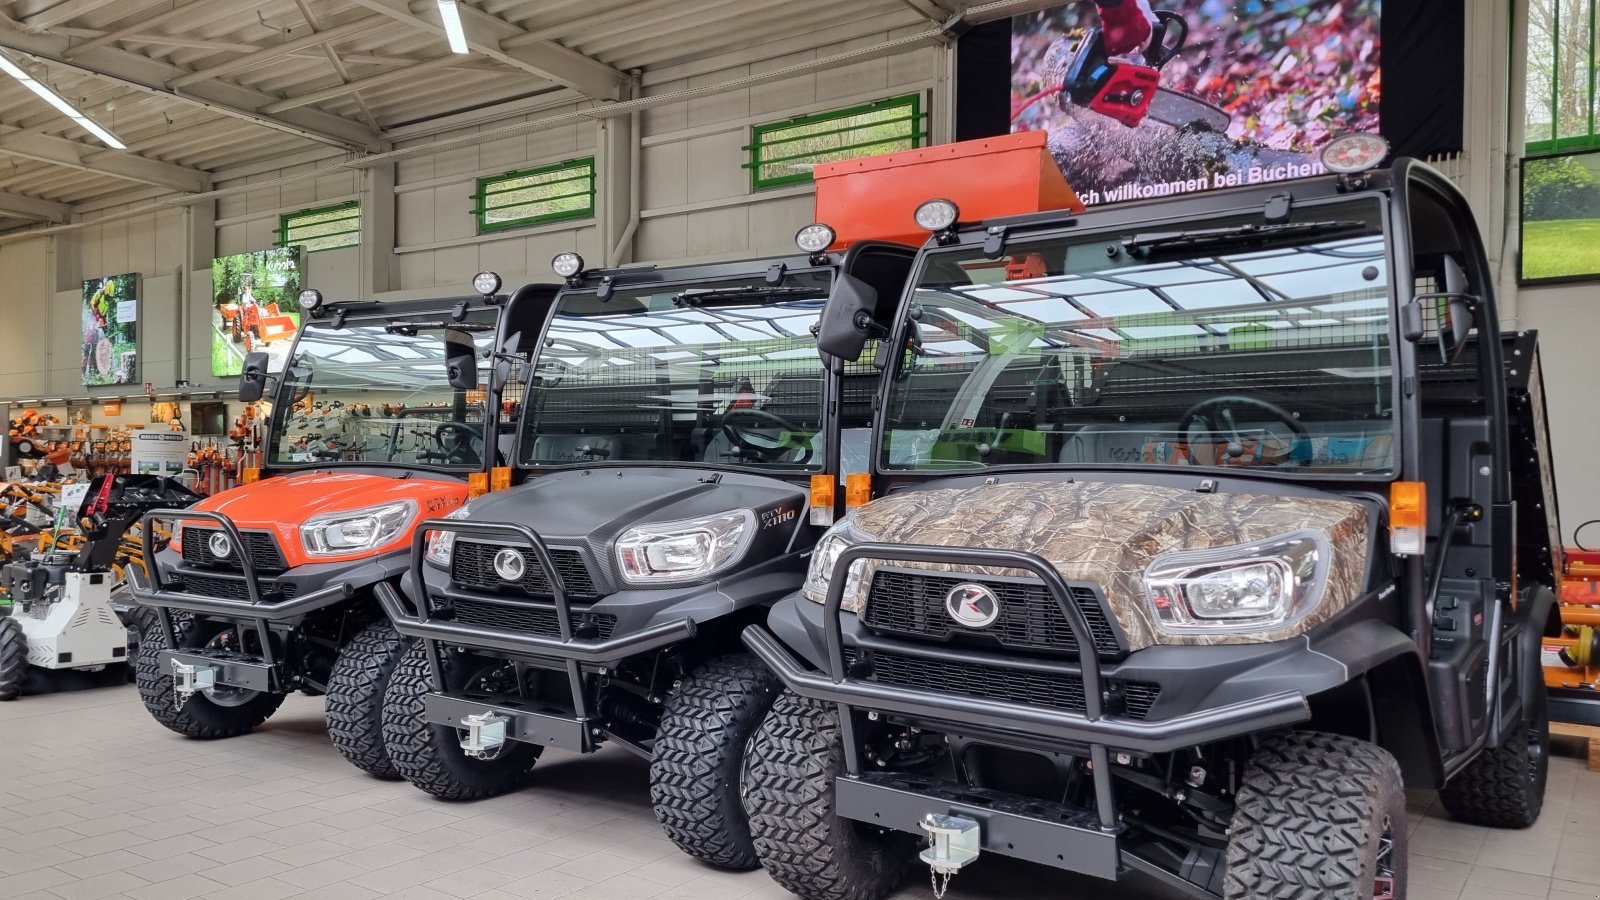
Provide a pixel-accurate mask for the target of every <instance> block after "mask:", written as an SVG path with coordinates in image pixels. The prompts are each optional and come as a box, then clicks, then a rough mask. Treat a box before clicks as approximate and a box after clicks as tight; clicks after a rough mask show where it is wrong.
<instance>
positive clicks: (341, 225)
mask: <svg viewBox="0 0 1600 900" xmlns="http://www.w3.org/2000/svg"><path fill="white" fill-rule="evenodd" d="M360 243H361V201H359V200H351V201H350V202H348V203H336V204H334V205H332V206H319V207H316V208H315V209H302V210H300V211H299V212H292V213H284V214H283V215H282V216H279V217H278V240H277V246H279V247H301V248H303V249H304V250H305V252H307V253H315V252H317V251H319V250H337V249H339V248H340V247H354V246H357V245H358V244H360Z"/></svg>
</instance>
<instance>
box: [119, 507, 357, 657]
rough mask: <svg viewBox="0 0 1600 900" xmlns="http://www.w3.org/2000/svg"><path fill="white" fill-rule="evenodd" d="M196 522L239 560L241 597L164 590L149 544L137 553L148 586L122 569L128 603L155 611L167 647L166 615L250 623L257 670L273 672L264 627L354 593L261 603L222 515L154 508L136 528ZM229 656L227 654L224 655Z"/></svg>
mask: <svg viewBox="0 0 1600 900" xmlns="http://www.w3.org/2000/svg"><path fill="white" fill-rule="evenodd" d="M174 519H177V520H183V521H201V522H211V523H214V524H215V525H216V526H217V527H218V528H219V529H221V531H222V533H223V534H225V535H227V536H228V540H229V542H230V543H232V545H233V546H234V548H235V551H236V553H237V554H238V559H239V572H240V577H241V578H242V580H243V583H244V589H245V597H244V598H243V599H236V598H233V597H207V596H204V595H202V594H191V593H188V592H187V591H177V590H171V589H169V587H168V585H167V583H166V582H165V581H164V580H163V579H162V577H161V567H160V566H158V565H156V559H155V551H154V550H153V549H152V543H153V542H149V541H147V542H145V545H144V547H143V550H142V553H143V557H144V571H145V572H148V573H149V578H150V581H149V583H146V582H145V576H144V573H142V572H140V571H139V569H138V568H137V567H134V568H130V569H129V570H128V586H129V591H130V593H131V594H132V595H133V600H134V602H135V603H138V604H139V605H141V606H148V607H150V608H152V609H154V610H155V611H156V614H157V615H158V616H159V617H160V619H161V628H162V630H163V631H164V632H165V633H166V635H167V640H168V641H169V645H170V646H173V647H176V646H177V643H176V642H177V635H176V632H175V631H174V629H173V627H172V616H171V610H175V609H176V610H182V611H184V612H190V613H197V614H200V615H204V616H213V617H217V618H224V619H236V620H250V621H251V622H252V623H253V624H254V625H255V628H256V633H257V637H258V638H259V639H260V641H261V658H260V665H262V666H265V667H267V668H269V669H270V668H273V667H276V666H277V664H278V662H279V661H278V660H277V659H275V658H274V654H273V650H272V639H271V629H270V627H269V623H273V622H283V621H285V620H288V619H294V618H297V617H299V616H303V615H306V614H308V613H312V612H315V611H317V610H319V609H322V608H323V607H327V606H332V605H333V604H335V603H341V602H343V601H345V600H348V599H350V597H351V596H353V595H354V594H355V589H354V588H353V587H351V586H350V585H349V584H348V583H345V582H338V583H336V584H331V585H328V586H327V587H325V588H322V589H321V590H316V591H311V592H310V593H307V594H303V595H301V596H298V597H295V598H293V599H290V600H278V601H276V602H267V600H268V596H267V595H263V594H262V592H261V583H260V581H259V580H258V579H257V577H256V568H255V563H254V561H252V560H251V559H250V554H249V553H248V552H246V550H245V548H246V547H247V546H248V545H247V544H246V543H245V540H244V535H242V534H241V533H240V532H239V528H238V526H236V525H234V524H233V521H232V520H231V519H229V518H228V517H227V516H224V515H221V514H220V513H214V512H203V511H200V510H195V509H154V510H151V511H150V512H148V513H145V515H144V518H143V519H141V520H140V522H139V527H140V528H141V529H142V531H143V533H144V534H155V531H154V530H153V529H154V527H155V523H156V522H157V521H162V520H164V521H171V520H174ZM187 653H188V655H189V656H194V655H195V653H196V651H187ZM230 656H231V655H230ZM244 686H247V685H244Z"/></svg>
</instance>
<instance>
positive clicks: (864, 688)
mask: <svg viewBox="0 0 1600 900" xmlns="http://www.w3.org/2000/svg"><path fill="white" fill-rule="evenodd" d="M869 559H871V560H882V561H885V562H900V563H915V564H922V565H928V564H951V565H956V566H963V567H973V568H982V567H988V568H1002V569H1015V570H1020V571H1023V572H1027V573H1029V574H1030V575H1032V576H1034V577H1035V578H1038V579H1039V581H1040V582H1041V583H1042V584H1043V585H1044V587H1045V589H1046V590H1047V591H1048V592H1049V593H1050V596H1051V597H1052V598H1053V599H1054V600H1055V601H1056V603H1058V604H1059V605H1060V607H1061V612H1062V615H1063V616H1065V617H1066V621H1067V623H1068V625H1069V626H1070V628H1071V630H1072V634H1073V637H1074V639H1075V640H1076V642H1077V645H1078V648H1077V669H1078V672H1077V673H1076V674H1079V675H1080V676H1081V677H1082V679H1083V695H1084V711H1083V713H1082V714H1075V713H1070V712H1062V711H1059V710H1050V709H1044V708H1041V707H1036V706H1028V705H1024V704H1019V703H1011V702H1006V701H997V700H992V699H987V698H979V697H973V696H967V695H962V694H959V693H944V692H937V691H930V690H923V689H918V688H909V687H901V686H896V685H889V684H880V683H878V682H875V681H871V680H867V679H864V678H856V677H852V676H851V675H850V672H849V669H848V667H847V666H846V662H845V654H844V629H843V624H842V622H841V621H840V610H841V608H842V606H843V604H844V587H845V583H846V580H847V578H846V576H847V574H848V573H849V570H850V566H851V565H852V564H854V563H856V562H858V561H863V560H869ZM822 623H823V639H824V643H825V647H824V649H825V652H826V657H827V659H826V662H827V670H826V671H824V672H817V671H815V670H814V669H812V668H811V667H810V666H809V665H808V664H807V663H806V662H804V661H803V660H801V659H800V658H798V657H797V656H795V655H794V654H793V653H792V652H790V651H789V650H788V649H787V648H785V647H784V646H783V645H782V644H780V643H779V642H778V640H777V639H776V638H775V637H774V636H773V635H772V633H771V632H769V631H767V630H766V629H765V628H763V627H761V626H751V627H750V628H747V629H746V630H745V632H744V642H745V644H746V646H748V647H749V648H750V650H751V651H752V652H753V653H755V654H756V656H757V657H759V658H760V659H761V661H762V662H763V663H765V664H766V665H767V667H769V668H770V669H772V670H773V671H774V672H775V673H777V675H778V676H779V677H780V678H782V679H783V681H784V684H785V686H787V687H788V688H789V690H792V691H794V692H795V693H796V694H799V695H801V696H803V697H809V698H811V699H814V700H819V701H823V702H827V703H835V704H838V706H839V721H840V726H841V729H842V732H843V737H844V744H845V746H844V750H845V768H846V775H845V776H844V777H841V778H840V779H839V780H838V782H837V783H836V785H835V790H836V798H837V800H836V802H837V807H836V808H837V809H838V812H839V814H840V815H842V816H845V817H846V818H850V819H855V820H858V821H862V822H867V823H870V824H875V825H882V826H888V827H892V828H895V829H897V830H901V831H907V832H910V833H913V834H919V833H921V831H920V828H919V827H918V823H919V822H920V821H921V820H922V817H923V816H924V815H927V814H929V813H934V814H944V815H948V814H955V815H962V816H966V817H968V818H972V819H975V820H977V821H978V822H980V823H983V828H982V841H983V848H984V849H985V850H989V851H993V852H995V853H998V854H1001V855H1006V856H1014V857H1020V858H1023V859H1028V860H1031V861H1033V862H1038V863H1042V864H1044V865H1048V866H1053V867H1056V868H1062V869H1069V870H1072V871H1076V872H1082V873H1084V874H1088V875H1094V876H1097V877H1100V878H1110V879H1115V878H1116V877H1117V876H1118V874H1119V873H1120V872H1121V871H1122V869H1123V868H1124V867H1127V868H1132V869H1137V870H1139V871H1142V872H1145V873H1146V874H1148V875H1151V876H1152V877H1155V878H1157V879H1159V880H1161V881H1163V882H1165V883H1166V884H1168V885H1169V886H1172V887H1175V888H1179V889H1181V890H1185V891H1187V892H1189V893H1191V894H1193V895H1195V896H1213V895H1212V894H1210V893H1209V892H1207V891H1205V890H1204V889H1203V888H1199V887H1198V886H1197V885H1195V884H1193V883H1191V882H1189V881H1187V880H1185V879H1183V878H1181V877H1179V876H1178V875H1176V874H1174V873H1172V872H1170V871H1168V870H1166V869H1164V868H1162V867H1161V866H1158V865H1156V864H1155V863H1153V862H1151V861H1149V860H1146V859H1144V858H1142V857H1140V856H1137V855H1135V854H1134V853H1132V852H1130V851H1129V850H1127V849H1122V848H1120V847H1119V836H1120V835H1121V834H1122V832H1123V831H1124V827H1125V826H1124V825H1123V824H1122V823H1121V822H1120V820H1119V816H1118V811H1117V806H1116V800H1115V795H1114V793H1113V791H1112V783H1113V776H1112V769H1111V752H1112V751H1113V750H1119V751H1131V752H1136V753H1163V752H1169V751H1173V750H1177V749H1180V748H1183V747H1192V746H1195V745H1199V744H1208V743H1212V742H1215V741H1218V740H1221V739H1224V738H1227V737H1234V736H1237V735H1240V734H1245V733H1250V732H1256V731H1264V730H1269V729H1272V728H1278V727H1282V726H1285V725H1290V724H1293V723H1295V722H1300V721H1304V720H1306V719H1308V718H1310V715H1311V711H1310V706H1309V705H1308V704H1307V702H1306V699H1305V697H1304V696H1303V695H1302V694H1300V693H1298V692H1293V691H1289V692H1283V693H1278V694H1271V695H1268V696H1265V697H1260V698H1257V699H1254V700H1250V701H1246V702H1242V703H1236V704H1232V705H1229V706H1224V707H1217V708H1213V709H1207V710H1202V711H1200V712H1197V713H1193V714H1190V715H1185V716H1179V717H1175V718H1171V719H1166V720H1163V721H1158V722H1147V721H1143V720H1136V719H1127V718H1122V717H1119V716H1115V715H1108V714H1107V712H1106V697H1107V695H1106V691H1105V687H1104V684H1105V679H1104V677H1103V676H1102V674H1101V667H1100V658H1099V656H1098V655H1097V652H1096V649H1095V645H1094V636H1093V634H1092V632H1091V631H1090V629H1089V623H1088V620H1086V619H1085V618H1084V616H1083V611H1082V610H1081V609H1079V608H1078V606H1077V604H1075V603H1073V602H1072V599H1071V593H1070V591H1069V590H1068V587H1067V584H1066V582H1065V581H1064V580H1063V579H1062V578H1061V575H1060V573H1059V572H1057V571H1056V570H1055V567H1053V566H1052V565H1050V564H1049V563H1048V562H1046V561H1045V560H1044V559H1042V558H1040V557H1039V556H1036V555H1034V554H1032V553H1021V552H1017V551H1012V550H984V549H974V548H964V547H935V546H923V545H910V544H879V543H863V544H856V545H854V546H851V547H848V548H846V549H845V550H844V551H843V552H842V553H840V554H839V558H838V560H837V561H836V562H835V563H834V569H833V574H832V577H831V578H830V579H829V582H828V596H827V599H826V602H825V604H824V607H823V616H822ZM1002 665H1003V663H1002ZM1071 668H1072V667H1071V666H1070V665H1069V664H1063V669H1064V671H1067V672H1070V671H1071ZM857 709H860V710H863V711H870V712H873V713H887V714H889V715H891V716H900V717H904V718H907V719H911V720H915V721H918V722H920V723H933V724H936V725H944V726H947V727H948V730H949V731H950V732H952V733H955V734H970V733H972V731H973V730H979V731H982V732H985V733H987V734H990V735H1001V736H1003V735H1007V734H1011V735H1017V736H1018V738H1019V745H1029V744H1032V743H1033V742H1036V741H1037V740H1038V739H1040V738H1043V739H1044V740H1046V741H1048V742H1050V743H1053V744H1057V745H1061V746H1064V747H1072V748H1087V749H1088V753H1089V759H1090V762H1091V776H1092V778H1093V784H1094V796H1095V808H1094V809H1093V810H1080V809H1075V808H1072V807H1066V806H1063V805H1060V804H1040V803H1035V802H1032V801H1025V800H1024V799H1023V798H1020V797H1016V796H1014V795H1006V794H1000V793H999V792H993V791H984V790H981V789H979V790H974V789H969V788H965V787H963V786H961V785H954V784H942V783H939V782H937V781H934V780H930V779H925V778H920V777H916V776H901V775H897V774H893V773H884V772H871V771H863V767H862V764H861V754H860V746H859V744H858V743H857V742H856V740H855V734H854V732H855V716H854V715H853V713H854V712H855V711H856V710H857ZM1024 737H1026V738H1031V739H1032V740H1031V741H1030V740H1022V738H1024ZM1002 742H1003V739H1002ZM1047 806H1048V807H1049V809H1048V810H1046V809H1045V807H1047Z"/></svg>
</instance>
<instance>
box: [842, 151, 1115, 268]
mask: <svg viewBox="0 0 1600 900" xmlns="http://www.w3.org/2000/svg"><path fill="white" fill-rule="evenodd" d="M1045 141H1046V135H1045V133H1044V132H1042V131H1024V132H1021V133H1019V134H1008V135H1005V136H1003V137H994V138H984V139H982V140H977V141H962V142H961V143H958V144H938V145H935V146H932V147H921V148H918V149H916V150H903V151H901V152H899V153H887V154H884V155H882V156H870V157H867V158H865V159H852V160H847V161H845V162H837V163H825V164H823V165H819V166H817V167H816V170H815V172H814V175H815V178H816V182H817V201H816V203H817V207H816V208H817V219H816V220H817V221H818V222H821V223H823V224H824V225H828V226H831V227H832V228H833V230H834V233H835V234H837V235H838V236H839V237H838V239H837V240H836V241H835V242H834V245H833V246H832V247H830V248H829V249H831V250H842V249H844V248H846V247H848V246H850V245H851V244H853V243H856V242H858V241H863V240H869V239H871V240H884V241H894V242H897V243H901V244H910V245H912V246H920V245H921V244H922V243H923V242H924V241H926V240H927V239H928V232H927V231H925V230H923V229H922V228H920V227H918V225H917V222H916V219H915V218H913V216H914V215H915V213H916V211H917V207H918V206H921V205H922V204H923V203H925V202H927V201H929V200H933V199H944V200H949V201H951V202H953V203H955V205H956V206H958V207H960V209H961V221H963V222H977V221H981V220H983V219H992V218H995V217H998V216H1017V215H1023V214H1025V213H1033V212H1043V211H1044V210H1051V209H1062V210H1071V211H1073V212H1082V211H1083V209H1084V205H1083V201H1082V200H1080V199H1078V195H1077V192H1075V191H1073V189H1072V187H1071V186H1070V185H1068V184H1067V180H1066V179H1065V178H1063V177H1062V176H1061V169H1060V167H1058V166H1057V165H1056V161H1055V159H1054V158H1053V157H1052V156H1051V155H1050V150H1049V148H1048V147H1046V145H1045Z"/></svg>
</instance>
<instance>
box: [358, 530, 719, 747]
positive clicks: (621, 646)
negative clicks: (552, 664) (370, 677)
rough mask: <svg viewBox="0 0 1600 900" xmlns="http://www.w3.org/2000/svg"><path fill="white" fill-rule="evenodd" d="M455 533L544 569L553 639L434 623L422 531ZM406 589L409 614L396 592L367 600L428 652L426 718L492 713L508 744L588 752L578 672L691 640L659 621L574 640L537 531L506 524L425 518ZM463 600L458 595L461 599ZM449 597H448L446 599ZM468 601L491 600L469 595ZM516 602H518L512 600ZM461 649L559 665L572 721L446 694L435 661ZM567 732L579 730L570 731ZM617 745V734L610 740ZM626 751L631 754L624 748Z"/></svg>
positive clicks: (444, 720) (684, 624)
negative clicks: (524, 555) (411, 595)
mask: <svg viewBox="0 0 1600 900" xmlns="http://www.w3.org/2000/svg"><path fill="white" fill-rule="evenodd" d="M434 531H438V532H446V531H448V532H454V533H456V534H457V535H474V536H477V537H484V538H490V539H492V540H496V541H500V542H505V545H506V546H509V547H514V548H523V547H525V548H527V549H528V550H530V551H532V553H533V558H534V561H535V562H536V563H537V564H538V565H539V567H540V568H541V569H543V570H544V574H545V577H546V579H547V580H548V582H549V585H550V596H551V600H550V603H551V605H553V606H554V609H555V614H556V625H557V629H558V632H559V634H558V635H557V636H555V637H548V636H544V635H536V634H516V633H512V632H507V631H502V630H497V629H494V628H487V627H484V626H482V625H470V624H466V623H462V622H454V621H450V620H448V619H436V618H434V617H433V615H432V613H431V612H430V610H431V607H432V604H431V603H430V598H429V597H428V596H427V595H428V588H427V584H428V583H427V581H426V579H425V578H424V571H423V566H424V564H425V563H424V559H425V554H426V552H427V541H428V535H429V532H434ZM411 583H412V584H413V585H414V586H415V589H416V590H417V591H418V592H419V593H420V594H421V595H422V597H421V598H420V600H419V602H418V603H417V604H416V608H415V610H413V609H411V608H409V607H408V606H407V605H406V603H405V602H404V601H403V600H402V599H401V597H400V594H399V592H397V591H396V590H395V589H394V588H393V587H391V586H390V585H387V584H380V585H377V586H376V588H375V589H374V593H375V594H376V595H377V598H378V603H379V604H381V605H382V606H383V611H384V613H385V614H387V615H388V617H389V621H390V622H392V623H393V624H394V627H395V630H396V631H398V632H400V633H401V634H403V635H406V636H407V637H412V638H417V639H419V640H422V641H424V642H426V644H427V646H428V660H429V663H430V666H431V668H432V672H433V686H434V691H435V693H433V694H430V695H429V696H428V697H427V698H426V703H425V706H426V709H427V718H428V721H429V723H430V724H434V725H449V726H457V725H459V720H460V718H461V716H462V715H464V714H466V713H470V712H473V711H476V712H493V713H495V714H496V715H500V716H503V717H504V718H506V719H508V720H510V722H511V727H510V728H509V729H508V737H510V738H511V739H513V740H522V741H527V742H530V743H541V744H547V745H550V746H558V747H563V748H565V749H570V750H576V751H580V752H583V751H587V750H591V749H593V747H594V742H593V741H592V740H590V739H591V738H593V737H596V736H597V735H595V734H594V730H593V729H592V728H590V727H588V722H589V720H590V718H591V713H592V711H591V710H590V709H589V706H590V704H589V700H588V696H587V692H586V691H585V690H584V683H583V681H584V676H583V667H584V666H585V665H589V666H606V665H609V664H611V663H615V662H618V661H620V660H623V659H627V658H629V657H632V656H637V655H639V654H642V653H648V652H650V651H653V650H659V649H661V648H662V647H667V646H670V645H672V644H675V643H678V642H680V641H684V640H687V639H689V638H692V637H694V635H695V630H696V626H695V622H694V620H693V619H689V618H684V619H679V620H678V621H675V622H663V623H661V624H659V625H654V626H651V627H649V628H645V629H643V630H640V631H637V632H634V633H633V634H628V635H624V636H621V637H614V638H608V639H605V640H599V641H585V640H579V639H578V638H576V637H575V636H574V629H573V627H572V604H571V601H570V600H569V599H568V597H567V586H566V582H565V580H564V579H563V578H562V577H561V572H560V570H558V569H557V568H556V565H555V562H554V560H552V559H551V557H550V550H549V548H548V547H547V546H546V545H545V542H544V539H543V538H541V537H540V536H539V534H538V533H537V532H535V531H534V530H533V529H531V528H529V527H527V526H525V525H517V524H512V523H506V522H470V521H466V520H463V519H428V520H426V521H424V522H421V523H420V524H418V525H417V530H416V532H415V533H414V534H413V536H412V539H411ZM464 596H465V595H464ZM449 598H450V595H449V594H448V593H447V594H446V596H445V599H446V600H448V599H449ZM472 599H475V600H485V599H490V600H492V601H493V602H504V601H503V600H500V599H498V598H484V597H478V596H476V595H472ZM519 602H520V601H519ZM441 643H443V644H449V645H451V646H455V647H465V648H467V649H469V650H487V651H493V652H496V653H505V654H513V655H520V656H534V657H542V658H545V659H551V660H556V661H559V662H561V663H562V664H563V668H565V670H566V674H567V680H568V682H569V685H570V687H571V691H572V699H573V706H574V713H573V715H572V716H565V715H552V714H549V713H543V712H538V711H535V710H531V709H530V708H529V707H528V704H527V702H526V701H525V700H523V699H522V698H519V697H517V696H515V695H504V696H501V695H487V694H485V695H476V694H474V695H468V696H463V695H461V694H459V693H454V692H450V691H449V689H448V685H447V684H446V683H445V679H444V671H443V667H442V666H441V665H440V662H439V648H438V644H441ZM574 725H576V726H578V727H573V726H574ZM612 737H613V738H616V735H612ZM630 749H634V748H631V747H630Z"/></svg>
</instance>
